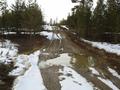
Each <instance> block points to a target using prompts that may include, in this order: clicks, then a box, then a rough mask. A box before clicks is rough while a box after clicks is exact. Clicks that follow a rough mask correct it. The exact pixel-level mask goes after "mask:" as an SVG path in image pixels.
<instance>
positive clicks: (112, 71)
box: [108, 67, 120, 79]
mask: <svg viewBox="0 0 120 90" xmlns="http://www.w3.org/2000/svg"><path fill="white" fill-rule="evenodd" d="M108 70H109V71H110V73H112V75H113V76H115V77H117V78H119V79H120V75H119V74H118V73H117V72H116V71H115V70H114V69H112V68H109V67H108Z"/></svg>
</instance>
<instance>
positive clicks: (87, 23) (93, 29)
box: [61, 0, 120, 40]
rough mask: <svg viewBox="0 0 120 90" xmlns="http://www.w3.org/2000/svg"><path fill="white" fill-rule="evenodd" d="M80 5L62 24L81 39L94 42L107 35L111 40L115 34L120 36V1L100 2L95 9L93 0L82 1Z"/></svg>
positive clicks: (102, 0)
mask: <svg viewBox="0 0 120 90" xmlns="http://www.w3.org/2000/svg"><path fill="white" fill-rule="evenodd" d="M73 1H74V2H76V1H77V0H73ZM79 3H80V4H79V5H77V6H75V7H74V8H73V9H72V14H70V15H68V17H67V20H63V21H61V23H62V24H66V25H67V26H68V27H69V28H70V30H72V31H74V32H76V33H77V34H78V35H79V36H80V37H84V38H87V39H92V40H95V39H103V37H105V35H108V36H109V39H110V38H111V37H112V35H113V34H114V36H117V35H118V34H120V0H107V1H106V0H98V1H97V6H96V7H95V9H93V0H81V1H79ZM104 39H105V38H104ZM115 39H117V38H115Z"/></svg>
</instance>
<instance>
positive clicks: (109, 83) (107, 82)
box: [98, 77, 120, 90]
mask: <svg viewBox="0 0 120 90" xmlns="http://www.w3.org/2000/svg"><path fill="white" fill-rule="evenodd" d="M98 79H99V80H101V81H102V82H103V83H105V84H106V85H107V86H109V87H110V88H111V89H112V90H120V89H119V88H117V87H116V86H115V85H114V84H113V83H112V82H111V81H110V80H108V79H103V78H101V77H98Z"/></svg>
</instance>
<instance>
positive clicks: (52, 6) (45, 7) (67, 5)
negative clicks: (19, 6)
mask: <svg viewBox="0 0 120 90" xmlns="http://www.w3.org/2000/svg"><path fill="white" fill-rule="evenodd" d="M7 1H8V3H9V5H10V4H11V3H14V1H15V0H7ZM94 1H96V0H94ZM37 2H38V4H39V5H40V7H41V8H42V11H43V14H44V18H45V20H46V21H47V22H49V21H50V19H51V18H52V19H53V20H56V19H57V20H58V21H59V20H62V19H63V18H66V17H67V16H68V13H70V12H71V8H73V7H74V5H75V4H73V3H72V2H71V0H37Z"/></svg>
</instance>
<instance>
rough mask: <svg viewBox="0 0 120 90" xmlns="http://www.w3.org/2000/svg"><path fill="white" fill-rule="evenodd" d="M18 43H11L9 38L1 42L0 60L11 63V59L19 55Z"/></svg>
mask: <svg viewBox="0 0 120 90" xmlns="http://www.w3.org/2000/svg"><path fill="white" fill-rule="evenodd" d="M15 46H16V44H13V43H11V42H10V41H9V40H5V41H4V42H0V62H1V63H5V64H7V63H9V62H11V59H14V58H15V56H16V55H17V52H18V49H17V48H16V47H15Z"/></svg>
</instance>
